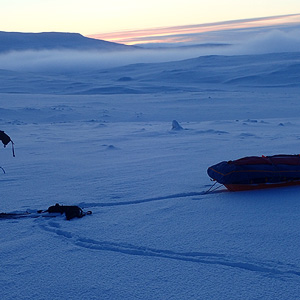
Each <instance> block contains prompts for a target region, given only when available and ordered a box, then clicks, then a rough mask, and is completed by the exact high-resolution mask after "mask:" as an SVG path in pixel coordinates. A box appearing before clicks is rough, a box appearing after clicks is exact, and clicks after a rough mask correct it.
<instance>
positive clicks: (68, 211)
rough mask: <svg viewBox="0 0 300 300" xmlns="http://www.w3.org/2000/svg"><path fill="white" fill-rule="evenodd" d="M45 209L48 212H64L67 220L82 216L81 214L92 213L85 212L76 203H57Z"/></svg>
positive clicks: (89, 212)
mask: <svg viewBox="0 0 300 300" xmlns="http://www.w3.org/2000/svg"><path fill="white" fill-rule="evenodd" d="M46 211H47V212H49V213H61V214H65V215H66V219H67V220H71V219H73V218H82V217H83V216H85V215H90V214H91V213H92V212H91V211H88V212H86V213H85V212H83V210H82V209H81V208H80V207H79V206H76V205H71V206H67V205H59V204H58V203H56V204H55V205H53V206H50V207H49V208H48V209H47V210H46Z"/></svg>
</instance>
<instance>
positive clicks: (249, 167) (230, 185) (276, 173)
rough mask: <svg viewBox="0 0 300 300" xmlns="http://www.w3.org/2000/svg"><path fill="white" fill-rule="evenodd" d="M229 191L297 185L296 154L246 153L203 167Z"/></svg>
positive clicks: (299, 164)
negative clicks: (259, 154)
mask: <svg viewBox="0 0 300 300" xmlns="http://www.w3.org/2000/svg"><path fill="white" fill-rule="evenodd" d="M207 173H208V175H209V176H210V177H211V178H212V179H213V180H215V181H217V182H218V183H220V184H223V185H224V186H225V187H226V188H227V189H228V190H229V191H245V190H255V189H266V188H275V187H283V186H292V185H300V155H286V154H280V155H273V156H261V157H259V156H249V157H244V158H240V159H237V160H233V161H231V160H230V161H223V162H220V163H218V164H216V165H213V166H211V167H209V168H208V170H207Z"/></svg>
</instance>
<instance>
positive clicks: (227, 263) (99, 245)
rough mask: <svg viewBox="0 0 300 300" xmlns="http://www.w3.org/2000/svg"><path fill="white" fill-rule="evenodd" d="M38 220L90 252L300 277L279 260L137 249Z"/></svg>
mask: <svg viewBox="0 0 300 300" xmlns="http://www.w3.org/2000/svg"><path fill="white" fill-rule="evenodd" d="M36 221H39V222H40V224H39V226H40V228H41V229H42V230H44V231H47V232H51V233H54V234H56V235H57V236H59V237H61V238H65V239H68V242H70V241H71V242H72V243H73V244H74V245H76V246H78V247H82V248H85V249H88V250H96V251H110V252H117V253H120V254H126V255H134V256H141V257H150V258H151V257H153V258H154V257H156V258H163V259H171V260H176V261H183V262H190V263H198V264H205V265H218V266H223V267H228V268H235V269H240V270H244V271H251V272H256V273H258V274H260V275H262V276H270V277H274V276H276V277H279V278H281V279H282V280H285V279H286V277H287V276H297V277H298V276H299V277H300V268H299V267H298V266H295V265H292V264H285V263H282V262H280V261H269V262H262V261H253V260H252V261H251V260H250V259H247V258H246V257H236V256H232V255H231V256H230V255H225V254H217V253H206V252H177V251H173V250H166V249H156V248H151V247H145V246H137V245H132V244H129V243H116V242H109V241H98V240H94V239H90V238H85V237H81V236H78V235H75V234H73V233H71V232H68V231H65V230H62V229H61V228H60V227H61V226H60V224H59V223H58V222H56V221H53V220H50V221H49V220H45V219H43V218H39V219H37V220H36Z"/></svg>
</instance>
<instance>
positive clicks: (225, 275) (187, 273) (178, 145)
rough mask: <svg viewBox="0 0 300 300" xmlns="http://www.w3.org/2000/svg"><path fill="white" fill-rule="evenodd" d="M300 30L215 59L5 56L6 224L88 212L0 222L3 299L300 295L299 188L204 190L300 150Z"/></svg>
mask: <svg viewBox="0 0 300 300" xmlns="http://www.w3.org/2000/svg"><path fill="white" fill-rule="evenodd" d="M296 29H297V28H296V27H295V26H294V27H292V29H291V31H288V30H287V28H285V30H280V29H276V30H275V31H272V32H267V33H265V31H262V32H264V34H265V35H263V36H262V35H260V36H259V37H256V38H255V39H252V40H247V41H243V44H239V45H236V44H234V45H232V41H231V40H228V41H227V42H228V43H226V44H224V45H223V46H222V45H219V46H218V47H216V46H215V45H212V46H211V47H210V46H207V47H192V48H190V47H188V48H185V49H177V48H174V47H172V49H164V50H162V49H160V50H158V49H156V50H155V49H151V50H150V49H145V48H143V49H136V48H134V47H133V48H131V47H125V46H124V47H125V48H126V49H121V50H120V49H119V48H118V49H115V50H112V48H111V47H113V46H114V45H110V48H109V49H106V50H105V52H103V51H104V50H103V51H102V52H101V51H100V52H98V50H95V49H92V50H91V49H86V48H85V49H79V48H80V47H79V46H78V47H76V49H72V48H71V49H69V48H68V49H58V48H55V47H54V48H53V46H51V49H49V47H50V46H49V44H47V45H48V46H47V47H48V48H47V47H46V46H45V45H44V46H43V47H42V48H41V47H40V46H38V47H37V48H35V49H29V48H26V49H21V50H20V48H19V49H15V50H13V51H12V48H13V46H14V45H16V44H13V45H9V47H8V48H7V49H6V50H5V49H4V48H5V47H2V48H1V49H4V50H1V54H0V124H1V127H0V130H4V131H5V132H6V133H7V134H8V135H10V137H11V138H12V140H13V141H14V144H15V153H16V157H13V156H12V152H11V145H10V144H9V145H8V146H7V147H6V148H1V149H0V151H1V161H0V166H1V167H2V168H3V169H4V170H5V174H4V172H2V171H1V170H0V171H1V172H2V174H0V185H1V206H0V207H1V208H0V212H6V213H17V212H26V211H27V212H36V211H37V210H44V209H47V208H48V207H49V206H51V205H54V204H55V203H60V204H64V205H78V206H80V207H81V208H83V209H84V210H85V211H87V210H91V211H92V212H93V214H92V215H90V216H85V217H84V218H81V219H72V220H70V221H67V220H66V219H65V217H64V216H63V215H62V216H58V217H55V218H49V217H38V218H22V219H2V220H0V221H1V236H0V241H1V242H0V257H1V273H0V284H1V286H2V292H1V299H5V300H10V299H11V300H12V299H22V300H23V299H24V300H25V299H31V300H32V299H34V300H42V299H43V300H44V299H107V300H108V299H109V300H112V299H113V300H118V299H120V300H121V299H130V300H136V299H143V300H150V299H151V300H152V299H155V300H165V299H172V300H174V299H176V300H182V299H191V300H194V299H264V300H266V299H270V300H271V299H272V300H275V299H278V300H279V299H280V300H282V299H289V300H293V299H299V297H300V296H299V295H300V257H299V245H300V237H299V232H298V230H299V228H300V218H299V216H300V201H299V192H300V187H297V186H294V187H286V188H277V189H266V190H258V191H247V192H228V191H227V190H226V189H225V187H220V188H219V189H217V190H216V191H214V192H211V193H206V191H207V190H208V189H209V188H210V187H211V185H212V184H213V182H211V181H210V179H209V177H208V175H207V173H206V171H207V168H208V167H209V166H211V165H213V164H216V163H218V162H220V161H223V160H233V159H238V158H240V157H244V156H251V155H257V156H261V155H274V154H298V153H300V151H299V149H300V148H299V145H300V131H299V127H300V119H299V115H300V105H299V100H300V98H299V97H300V96H299V95H300V51H297V49H300V47H299V46H300V39H299V36H300V35H299V34H298V35H297V34H296V33H295V30H296ZM298 30H299V27H298ZM298 33H299V31H298ZM0 36H1V35H0ZM77 38H78V36H77V35H76V39H77ZM48 39H49V38H48ZM223 39H224V36H223ZM216 42H217V43H218V42H220V41H216ZM222 42H224V41H222ZM7 43H8V42H7ZM53 43H54V42H53ZM53 43H52V45H53ZM77 43H79V42H77ZM50 44H51V43H50ZM45 47H46V48H45ZM97 47H98V44H97ZM101 47H102V46H101ZM103 47H104V46H103ZM16 48H17V47H16ZM174 120H176V121H177V122H178V123H179V124H180V126H181V128H180V127H179V128H174V127H173V126H172V125H174V124H175V123H176V122H173V121H174Z"/></svg>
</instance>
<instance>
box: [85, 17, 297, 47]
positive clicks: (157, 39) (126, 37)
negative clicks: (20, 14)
mask: <svg viewBox="0 0 300 300" xmlns="http://www.w3.org/2000/svg"><path fill="white" fill-rule="evenodd" d="M292 23H295V24H296V23H298V24H299V23H300V14H296V15H288V16H277V17H267V18H258V19H247V20H237V21H226V22H218V23H208V24H200V25H186V26H174V27H162V28H150V29H143V30H130V31H121V32H112V33H102V34H93V35H88V37H90V38H95V39H101V40H106V41H110V42H115V43H122V44H126V45H135V44H139V43H163V42H164V43H166V42H169V43H170V42H174V43H176V42H178V40H179V41H181V42H182V41H188V40H190V38H188V37H183V36H184V35H187V34H197V33H205V32H213V31H224V30H232V29H247V28H256V27H271V26H275V25H285V24H292ZM180 36H182V37H181V38H183V40H182V39H180ZM187 39H188V40H187Z"/></svg>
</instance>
